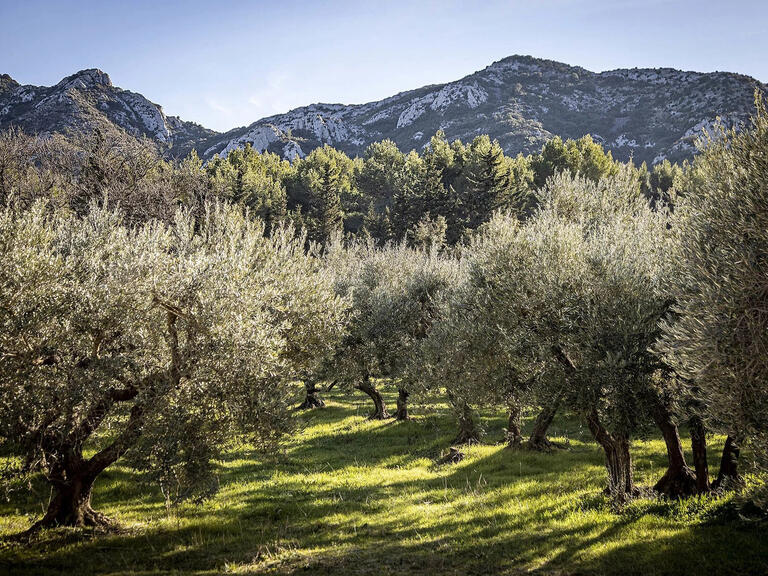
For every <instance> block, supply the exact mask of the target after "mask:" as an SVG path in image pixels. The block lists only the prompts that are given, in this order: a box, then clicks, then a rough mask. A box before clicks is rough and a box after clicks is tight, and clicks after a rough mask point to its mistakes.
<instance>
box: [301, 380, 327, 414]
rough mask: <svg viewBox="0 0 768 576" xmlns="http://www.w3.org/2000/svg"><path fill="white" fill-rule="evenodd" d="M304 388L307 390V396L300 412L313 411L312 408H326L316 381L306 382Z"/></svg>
mask: <svg viewBox="0 0 768 576" xmlns="http://www.w3.org/2000/svg"><path fill="white" fill-rule="evenodd" d="M304 387H305V388H306V390H307V395H306V396H305V397H304V402H302V403H301V404H300V405H299V410H311V409H312V408H325V402H323V399H322V398H320V395H319V390H318V389H317V385H316V384H315V382H314V381H312V382H305V383H304Z"/></svg>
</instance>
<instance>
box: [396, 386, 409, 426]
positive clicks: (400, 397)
mask: <svg viewBox="0 0 768 576" xmlns="http://www.w3.org/2000/svg"><path fill="white" fill-rule="evenodd" d="M409 395H410V393H409V392H408V390H406V389H405V388H398V389H397V411H396V412H395V420H401V421H402V420H408V396H409Z"/></svg>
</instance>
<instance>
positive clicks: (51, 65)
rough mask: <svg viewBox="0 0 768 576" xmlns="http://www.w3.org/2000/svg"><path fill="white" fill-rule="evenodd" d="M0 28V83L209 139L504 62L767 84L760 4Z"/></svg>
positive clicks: (571, 3)
mask: <svg viewBox="0 0 768 576" xmlns="http://www.w3.org/2000/svg"><path fill="white" fill-rule="evenodd" d="M0 29H1V30H2V34H0V73H7V74H10V75H11V76H12V77H13V78H15V79H16V80H17V81H18V82H20V83H22V84H35V85H45V86H48V85H52V84H55V83H57V82H58V81H59V80H61V78H63V77H65V76H68V75H70V74H72V73H74V72H76V71H78V70H81V69H84V68H100V69H101V70H103V71H105V72H107V73H108V74H109V75H110V78H111V79H112V83H113V84H114V85H116V86H120V87H121V88H125V89H128V90H132V91H134V92H140V93H141V94H143V95H144V96H146V97H147V98H149V99H150V100H152V101H153V102H156V103H158V104H160V105H162V106H163V110H164V111H165V112H166V114H173V115H178V116H181V117H182V118H183V119H184V120H192V121H195V122H199V123H200V124H202V125H204V126H206V127H208V128H213V129H216V130H221V131H224V130H228V129H231V128H234V127H237V126H244V125H247V124H250V123H251V122H254V121H256V120H258V119H259V118H263V117H265V116H270V115H273V114H277V113H282V112H287V111H288V110H290V109H292V108H295V107H297V106H302V105H306V104H310V103H313V102H341V103H344V104H356V103H363V102H369V101H373V100H379V99H382V98H385V97H387V96H391V95H393V94H396V93H397V92H401V91H404V90H410V89H413V88H418V87H420V86H423V85H425V84H436V83H441V82H449V81H452V80H457V79H459V78H461V77H463V76H465V75H467V74H470V73H472V72H474V71H476V70H480V69H482V68H484V67H485V66H487V65H489V64H491V63H492V62H494V61H496V60H500V59H502V58H504V57H506V56H510V55H513V54H527V55H531V56H536V57H539V58H547V59H551V60H558V61H560V62H565V63H568V64H572V65H578V66H582V67H584V68H587V69H589V70H593V71H596V72H599V71H602V70H611V69H615V68H632V67H674V68H681V69H686V70H696V71H703V72H709V71H715V70H727V71H731V72H740V73H743V74H748V75H750V76H754V77H755V78H757V79H759V80H761V81H762V82H768V0H725V1H723V0H519V1H518V0H507V1H506V2H501V1H496V0H484V1H473V2H469V1H459V0H440V1H427V0H425V1H419V0H410V1H408V0H402V1H401V0H358V1H347V0H335V1H325V2H323V1H319V0H316V1H309V0H306V1H300V0H294V1H291V0H282V1H273V2H268V1H247V0H240V1H239V2H229V1H227V0H218V1H217V2H210V1H206V2H202V1H198V0H185V1H181V0H153V1H145V0H133V1H129V0H123V1H122V2H118V1H111V0H100V1H73V0H48V1H43V0H0Z"/></svg>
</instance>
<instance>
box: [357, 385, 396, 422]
mask: <svg viewBox="0 0 768 576" xmlns="http://www.w3.org/2000/svg"><path fill="white" fill-rule="evenodd" d="M357 389H358V390H360V391H362V392H365V393H366V394H368V396H370V398H371V400H373V412H371V414H370V415H369V416H368V418H370V419H371V420H384V419H386V418H389V412H387V407H386V406H385V405H384V398H382V397H381V393H380V392H379V391H378V390H376V387H375V386H374V385H373V384H372V383H371V378H370V377H369V376H367V375H366V376H365V378H364V379H363V381H362V382H361V383H360V384H358V385H357Z"/></svg>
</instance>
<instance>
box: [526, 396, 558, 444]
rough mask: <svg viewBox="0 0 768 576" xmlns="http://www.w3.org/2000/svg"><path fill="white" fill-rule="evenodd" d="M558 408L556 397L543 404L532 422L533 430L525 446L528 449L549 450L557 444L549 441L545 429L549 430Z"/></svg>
mask: <svg viewBox="0 0 768 576" xmlns="http://www.w3.org/2000/svg"><path fill="white" fill-rule="evenodd" d="M559 408H560V400H559V399H557V400H555V401H553V402H551V403H549V404H547V405H545V406H544V407H543V408H542V409H541V412H539V415H538V416H536V420H535V421H534V423H533V430H532V431H531V436H530V438H528V442H527V443H526V448H528V449H529V450H536V451H539V452H549V451H550V450H552V449H553V448H556V447H557V446H556V445H555V444H553V443H552V442H550V440H549V438H547V430H549V427H550V425H551V424H552V421H553V420H554V419H555V415H556V414H557V410H558V409H559Z"/></svg>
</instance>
